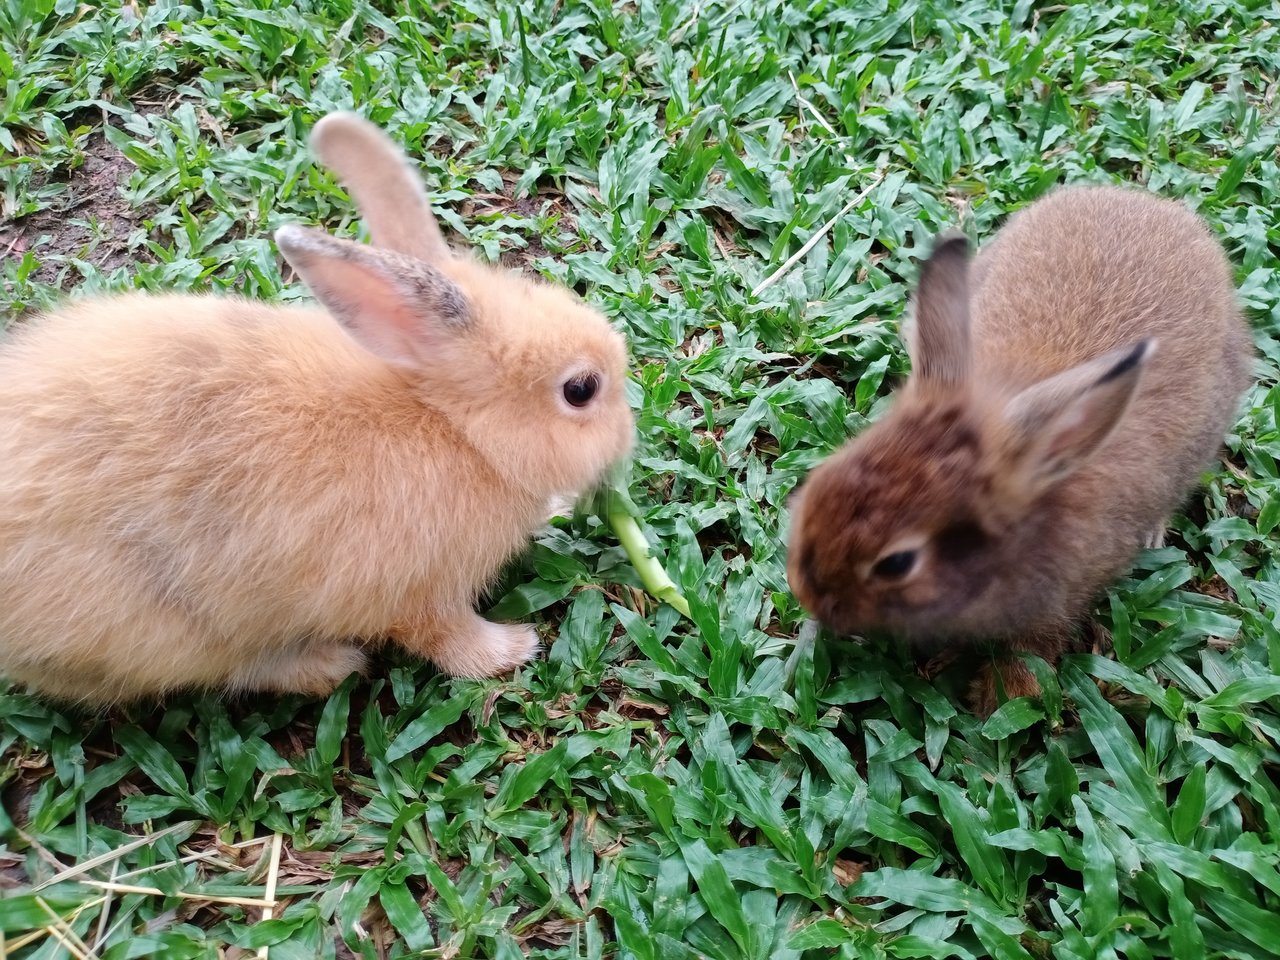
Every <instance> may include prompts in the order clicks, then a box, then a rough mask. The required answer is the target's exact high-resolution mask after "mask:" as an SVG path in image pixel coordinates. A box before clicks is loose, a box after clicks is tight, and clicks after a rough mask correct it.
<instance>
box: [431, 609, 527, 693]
mask: <svg viewBox="0 0 1280 960" xmlns="http://www.w3.org/2000/svg"><path fill="white" fill-rule="evenodd" d="M441 639H442V641H443V642H441V643H440V644H439V645H438V646H437V647H436V649H435V650H433V651H432V652H431V654H430V656H431V660H432V661H433V662H434V663H435V664H436V666H438V667H439V668H440V669H441V670H443V671H444V672H445V673H448V674H451V675H453V676H455V677H473V678H480V677H493V676H497V675H499V674H503V673H506V672H507V671H509V670H512V669H514V668H516V667H518V666H520V664H522V663H524V662H526V661H527V660H529V659H531V658H532V657H533V656H534V654H536V653H537V652H538V632H537V631H536V630H535V629H534V628H533V627H531V626H529V625H528V624H524V623H490V622H489V621H488V620H484V619H482V618H480V617H476V618H475V620H474V622H473V623H470V624H467V625H466V627H465V628H459V629H456V630H455V631H453V632H451V633H450V634H448V635H447V636H445V637H442V638H441Z"/></svg>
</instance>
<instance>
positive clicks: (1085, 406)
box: [1005, 339, 1156, 495]
mask: <svg viewBox="0 0 1280 960" xmlns="http://www.w3.org/2000/svg"><path fill="white" fill-rule="evenodd" d="M1155 346H1156V342H1155V340H1154V339H1146V340H1142V341H1140V342H1138V343H1136V344H1133V345H1131V346H1127V347H1121V348H1120V349H1119V350H1113V351H1111V352H1110V353H1106V354H1103V355H1102V356H1100V357H1098V358H1096V359H1094V360H1089V361H1087V362H1085V363H1082V364H1079V365H1078V366H1075V367H1072V368H1071V369H1069V370H1064V371H1063V372H1062V373H1059V374H1057V375H1056V376H1052V377H1050V378H1049V379H1047V380H1042V381H1040V382H1039V383H1037V384H1035V385H1034V386H1031V387H1027V388H1026V389H1025V390H1023V391H1022V392H1021V393H1019V394H1018V395H1017V396H1015V397H1014V398H1013V399H1012V400H1010V401H1009V405H1008V407H1007V408H1006V411H1005V412H1006V416H1007V418H1008V421H1009V423H1010V424H1011V425H1012V427H1013V430H1014V443H1015V445H1016V448H1017V449H1018V450H1019V451H1020V456H1019V457H1018V459H1019V460H1021V462H1022V466H1023V470H1024V477H1025V479H1026V481H1027V482H1028V483H1029V484H1030V485H1031V488H1032V489H1031V492H1032V493H1033V495H1038V494H1039V493H1041V492H1043V491H1044V490H1046V489H1047V488H1048V487H1050V486H1052V485H1053V484H1055V483H1057V482H1058V481H1059V480H1061V479H1063V478H1064V477H1066V476H1067V475H1068V474H1070V473H1071V472H1072V471H1074V470H1075V469H1077V468H1078V467H1079V466H1081V465H1082V464H1083V463H1085V462H1086V461H1087V460H1088V459H1089V458H1090V457H1091V456H1092V455H1093V454H1094V453H1095V452H1096V451H1097V449H1098V448H1099V447H1100V446H1102V442H1103V441H1104V440H1106V439H1107V437H1108V436H1110V435H1111V431H1112V430H1113V429H1114V428H1115V426H1116V424H1117V423H1119V422H1120V418H1121V417H1123V416H1124V413H1125V411H1126V410H1128V409H1129V402H1130V401H1131V400H1132V399H1133V395H1134V392H1135V390H1136V389H1137V386H1138V383H1139V381H1140V380H1141V378H1142V371H1143V368H1144V367H1145V366H1146V363H1147V361H1148V360H1149V359H1150V358H1151V355H1152V353H1154V351H1155Z"/></svg>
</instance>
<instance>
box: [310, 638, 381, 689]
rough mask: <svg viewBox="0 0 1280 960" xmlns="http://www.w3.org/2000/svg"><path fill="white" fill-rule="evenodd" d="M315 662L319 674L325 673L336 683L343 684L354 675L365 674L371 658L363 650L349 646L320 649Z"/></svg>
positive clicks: (316, 652) (317, 651) (315, 656)
mask: <svg viewBox="0 0 1280 960" xmlns="http://www.w3.org/2000/svg"><path fill="white" fill-rule="evenodd" d="M314 660H315V666H316V670H317V672H321V673H323V674H324V676H326V677H329V678H330V679H332V680H333V681H334V682H335V683H341V682H342V681H343V680H345V679H347V677H349V676H351V674H353V673H364V670H365V667H366V666H368V664H369V658H368V657H367V656H365V653H364V651H363V650H361V649H360V648H359V647H353V646H349V645H348V646H344V645H334V646H330V647H320V648H319V649H317V650H316V651H315V655H314Z"/></svg>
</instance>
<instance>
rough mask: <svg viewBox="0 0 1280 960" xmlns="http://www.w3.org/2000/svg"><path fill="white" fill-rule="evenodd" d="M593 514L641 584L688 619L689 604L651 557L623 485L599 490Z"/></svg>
mask: <svg viewBox="0 0 1280 960" xmlns="http://www.w3.org/2000/svg"><path fill="white" fill-rule="evenodd" d="M594 509H595V512H596V513H597V514H598V515H599V516H601V517H603V518H604V519H605V522H607V523H608V524H609V526H610V528H612V530H613V533H614V536H616V537H617V538H618V542H619V543H621V544H622V549H623V550H625V551H626V552H627V559H628V560H630V561H631V565H632V566H633V567H635V570H636V573H638V574H639V575H640V582H641V583H643V584H644V588H645V591H646V592H648V593H649V595H650V596H652V597H654V598H655V599H657V600H660V601H662V602H663V603H667V604H670V605H671V606H673V607H675V608H676V609H677V610H678V611H680V613H681V614H683V615H684V616H685V617H688V616H689V601H688V600H686V599H685V598H684V594H682V593H681V592H680V590H679V588H678V587H677V586H676V585H675V582H674V581H673V580H672V579H671V577H670V576H668V574H667V571H666V568H665V567H663V565H662V563H661V561H659V559H658V558H657V557H656V556H654V553H653V550H652V548H651V547H650V546H649V541H648V540H646V539H645V535H644V531H643V530H641V529H640V523H639V521H638V519H637V518H638V517H639V516H640V509H639V507H637V506H636V505H635V502H634V501H633V500H632V499H631V497H630V496H628V495H627V491H626V484H625V482H621V481H619V482H617V483H615V484H613V485H611V486H606V487H601V489H600V492H599V493H598V494H597V495H596V501H595V504H594Z"/></svg>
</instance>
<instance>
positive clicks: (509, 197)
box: [458, 177, 577, 268]
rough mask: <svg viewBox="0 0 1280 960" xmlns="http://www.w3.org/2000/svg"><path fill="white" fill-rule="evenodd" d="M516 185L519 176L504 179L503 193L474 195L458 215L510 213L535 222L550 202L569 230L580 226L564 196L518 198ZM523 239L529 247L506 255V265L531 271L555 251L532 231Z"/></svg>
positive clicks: (547, 192) (548, 194)
mask: <svg viewBox="0 0 1280 960" xmlns="http://www.w3.org/2000/svg"><path fill="white" fill-rule="evenodd" d="M515 183H516V178H515V177H511V178H506V177H504V178H503V186H504V188H505V189H504V192H503V193H477V194H474V195H473V196H472V197H470V198H469V199H468V200H466V201H464V202H463V203H462V205H461V206H460V207H459V210H458V213H459V214H460V215H461V216H462V217H463V219H471V218H473V217H483V216H492V215H494V214H506V215H509V216H516V217H521V218H523V219H526V220H529V221H535V220H536V219H537V218H538V216H539V215H540V214H541V212H542V207H543V205H544V204H545V203H546V202H547V201H550V202H551V211H552V212H553V213H554V214H555V215H556V216H558V218H559V219H560V221H561V223H563V224H564V225H565V226H566V228H567V229H569V230H572V229H574V228H575V227H576V224H577V219H576V218H575V217H574V215H573V207H572V206H571V205H570V204H569V201H568V200H567V199H566V198H565V196H564V195H563V194H561V193H560V192H558V191H556V190H555V189H554V188H551V189H547V190H545V191H541V192H536V193H533V194H531V195H530V196H526V197H521V198H519V199H516V198H515V196H514V193H515ZM522 236H523V238H524V241H525V243H526V246H525V247H524V248H523V249H518V250H511V251H508V252H506V253H505V254H504V255H503V258H502V260H503V263H504V264H505V265H506V266H509V267H520V268H531V267H532V265H533V264H534V262H535V261H537V260H540V259H541V258H543V257H546V256H550V253H551V251H549V250H548V249H547V248H546V246H544V245H543V243H542V238H541V236H539V235H538V234H537V233H536V232H534V231H533V230H532V228H531V229H530V230H529V231H527V232H523V233H522Z"/></svg>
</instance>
